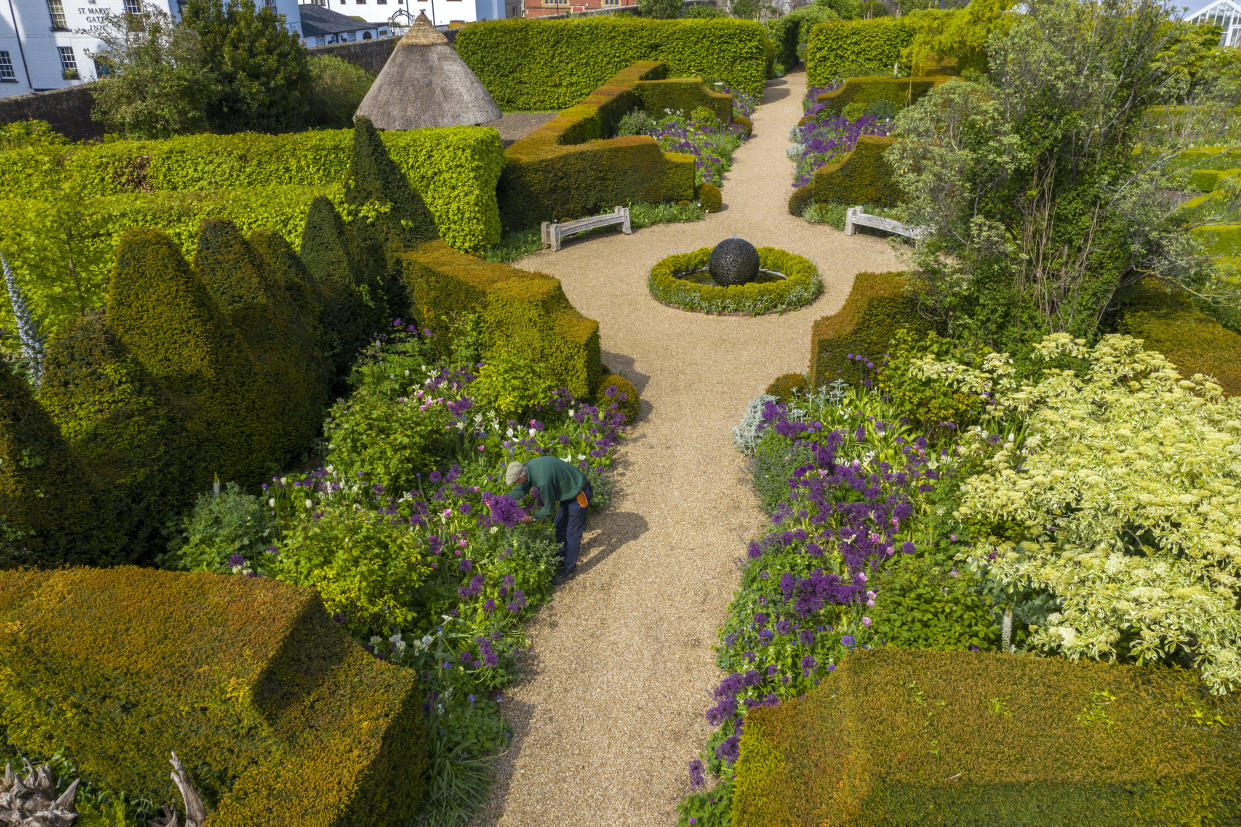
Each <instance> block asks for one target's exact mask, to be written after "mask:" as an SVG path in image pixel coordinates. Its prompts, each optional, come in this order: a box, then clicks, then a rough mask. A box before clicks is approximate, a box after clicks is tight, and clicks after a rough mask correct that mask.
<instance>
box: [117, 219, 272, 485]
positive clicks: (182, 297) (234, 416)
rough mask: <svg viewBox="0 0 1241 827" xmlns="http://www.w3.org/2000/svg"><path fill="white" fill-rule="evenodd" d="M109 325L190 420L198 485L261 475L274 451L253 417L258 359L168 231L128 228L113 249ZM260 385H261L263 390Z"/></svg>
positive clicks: (192, 473)
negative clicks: (264, 451) (266, 450)
mask: <svg viewBox="0 0 1241 827" xmlns="http://www.w3.org/2000/svg"><path fill="white" fill-rule="evenodd" d="M107 319H108V324H109V326H110V327H111V328H112V330H113V331H115V333H116V335H117V337H118V338H119V339H120V340H121V342H122V343H124V345H125V346H126V348H128V349H129V352H130V353H132V354H133V355H134V357H135V358H137V359H138V361H139V362H141V363H142V364H143V366H145V367H146V368H147V370H148V371H150V373H151V375H152V376H153V377H154V378H155V380H156V381H157V382H158V383H159V384H160V386H161V387H163V389H164V391H165V392H166V393H167V394H168V396H169V398H170V400H171V401H172V404H173V406H174V407H175V408H176V409H177V410H178V411H179V412H180V413H181V416H182V417H183V419H184V420H185V425H186V430H187V432H188V436H189V440H190V450H191V451H192V452H193V455H194V456H195V462H194V467H193V468H192V469H191V471H190V472H189V474H190V478H191V479H190V481H191V484H192V485H193V487H195V488H203V487H205V486H206V485H207V484H208V483H209V482H210V481H211V479H212V475H214V474H218V475H219V477H220V479H222V480H238V481H242V482H252V481H257V480H258V479H259V478H260V477H261V476H262V475H263V473H265V472H266V471H267V470H268V465H269V463H270V462H271V460H272V459H274V458H272V457H268V456H265V455H263V454H262V453H260V451H259V448H260V447H262V446H265V445H266V444H267V440H266V439H264V436H265V435H264V434H263V433H262V431H261V427H259V423H257V422H256V418H257V416H258V414H259V411H258V410H257V409H256V406H255V405H254V400H253V394H254V393H256V385H255V382H254V366H253V364H252V362H251V360H250V357H249V354H248V353H247V350H246V345H245V343H244V342H243V340H242V338H241V335H240V334H239V333H238V332H237V329H236V328H234V327H233V325H232V324H230V323H229V321H228V319H227V318H226V317H225V316H224V314H223V313H222V312H221V311H220V309H219V307H218V306H217V305H216V303H215V300H214V299H212V297H211V294H210V293H209V292H208V291H207V287H206V285H204V284H203V283H202V280H201V279H200V278H199V277H198V276H197V275H196V274H195V273H194V272H193V271H192V270H191V269H190V266H189V265H188V264H187V263H186V261H185V259H184V258H183V257H182V256H181V251H180V250H179V249H178V248H177V246H176V244H175V243H173V241H172V240H171V239H170V238H168V236H166V235H164V234H163V233H161V232H159V231H158V230H154V229H151V228H149V227H137V228H134V229H130V230H127V231H126V232H125V233H124V235H122V236H121V240H120V242H119V243H118V244H117V248H116V263H115V265H114V266H113V268H112V283H111V287H110V289H109V291H108V315H107ZM261 391H262V389H261V388H257V392H261Z"/></svg>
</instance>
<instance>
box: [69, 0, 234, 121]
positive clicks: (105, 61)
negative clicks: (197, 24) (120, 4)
mask: <svg viewBox="0 0 1241 827" xmlns="http://www.w3.org/2000/svg"><path fill="white" fill-rule="evenodd" d="M90 34H91V35H93V36H94V37H97V38H99V40H100V42H101V44H102V45H101V46H100V48H99V50H98V51H96V52H93V53H91V57H92V58H94V60H95V64H96V65H97V66H98V67H99V81H98V82H97V83H96V84H95V86H94V94H95V108H94V112H93V114H94V116H95V118H96V119H98V120H99V121H100V122H102V123H103V124H104V126H105V127H107V129H108V130H109V131H110V132H120V133H123V134H125V135H129V136H132V137H135V138H167V137H169V136H171V135H180V134H182V133H186V132H195V131H201V130H203V129H206V127H207V119H206V116H205V114H204V113H205V110H206V108H207V106H208V103H209V102H210V101H211V100H212V99H213V98H215V97H216V96H217V95H218V94H219V81H218V79H217V77H216V75H215V73H214V72H211V71H209V70H208V67H207V66H206V65H205V64H204V62H203V54H202V50H201V48H200V44H199V40H198V36H197V35H196V34H195V33H194V31H193V30H191V29H187V28H185V27H184V26H179V25H177V23H176V22H175V21H174V20H173V19H172V18H171V17H170V16H169V15H168V14H167V13H165V12H162V11H159V10H158V9H156V8H155V7H154V6H150V5H145V4H144V5H143V7H142V10H141V11H140V12H138V13H137V14H115V13H112V12H107V13H105V16H104V21H103V22H102V23H101V24H99V25H97V26H95V27H93V28H92V29H91V30H90Z"/></svg>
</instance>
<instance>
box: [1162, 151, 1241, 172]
mask: <svg viewBox="0 0 1241 827" xmlns="http://www.w3.org/2000/svg"><path fill="white" fill-rule="evenodd" d="M1168 165H1169V167H1170V168H1171V169H1188V168H1191V167H1192V168H1193V169H1195V170H1198V169H1236V168H1237V167H1241V147H1238V146H1198V147H1193V148H1192V149H1187V150H1185V151H1183V152H1181V153H1180V154H1178V155H1177V156H1176V157H1175V158H1173V159H1172V160H1171V161H1169V164H1168Z"/></svg>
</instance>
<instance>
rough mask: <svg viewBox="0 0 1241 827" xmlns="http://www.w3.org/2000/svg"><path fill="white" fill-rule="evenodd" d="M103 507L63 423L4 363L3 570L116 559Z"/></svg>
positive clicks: (0, 411)
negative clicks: (58, 424) (62, 430)
mask: <svg viewBox="0 0 1241 827" xmlns="http://www.w3.org/2000/svg"><path fill="white" fill-rule="evenodd" d="M103 506H104V503H103V501H102V498H101V494H100V491H99V489H98V487H97V486H95V485H94V480H93V478H92V477H91V476H90V475H89V474H88V473H87V471H86V469H85V468H84V467H83V466H82V463H80V462H79V461H78V459H77V457H75V456H74V455H73V452H72V451H70V450H69V446H68V445H67V444H66V443H65V441H64V439H63V438H62V437H61V435H60V429H59V428H57V427H56V423H54V422H53V421H52V419H51V417H49V416H48V415H47V412H46V411H44V410H43V408H42V407H40V406H39V403H38V402H37V401H36V400H35V398H34V395H33V394H32V393H31V390H30V386H29V385H27V384H26V381H25V380H24V379H22V378H21V377H19V376H17V375H16V374H14V373H13V371H12V370H11V369H10V368H9V364H8V362H6V361H5V360H3V359H0V568H9V567H12V566H59V565H63V564H66V563H76V564H89V563H107V562H112V561H114V559H115V555H116V554H117V552H118V550H119V546H120V537H119V534H118V533H117V532H116V531H115V530H114V526H113V522H112V519H111V517H112V515H111V514H110V513H109V512H108V510H107V509H106V508H105V507H103Z"/></svg>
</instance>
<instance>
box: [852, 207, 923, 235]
mask: <svg viewBox="0 0 1241 827" xmlns="http://www.w3.org/2000/svg"><path fill="white" fill-rule="evenodd" d="M858 227H871V228H873V229H876V230H883V231H884V232H885V233H893V234H894V235H903V236H905V237H906V238H912V239H913V240H914V241H919V240H921V239H923V238H925V237H926V235H927V233H929V232H930V231H931V228H930V227H915V226H912V225H910V224H902V223H901V222H899V221H897V220H895V219H892V218H880V217H879V216H877V215H869V214H867V213H864V212H862V208H861V207H850V208H849V209H848V210H846V211H845V235H856V234H857V228H858Z"/></svg>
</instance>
